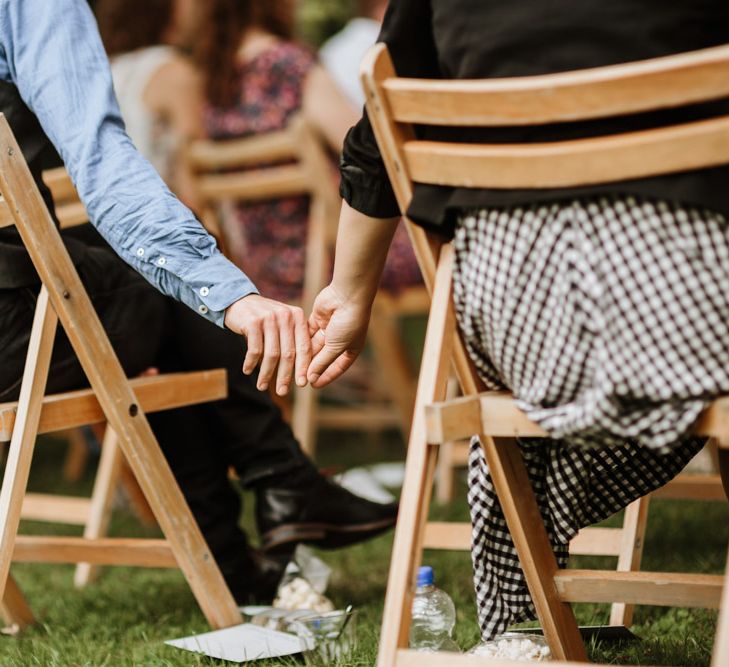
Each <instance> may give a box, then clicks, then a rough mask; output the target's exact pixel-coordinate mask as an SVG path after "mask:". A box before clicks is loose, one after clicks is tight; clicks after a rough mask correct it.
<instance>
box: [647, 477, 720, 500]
mask: <svg viewBox="0 0 729 667" xmlns="http://www.w3.org/2000/svg"><path fill="white" fill-rule="evenodd" d="M651 495H652V497H653V498H664V499H668V498H671V499H674V498H675V499H680V500H714V501H717V500H718V501H721V502H726V495H725V494H724V487H723V486H722V484H721V476H720V475H693V474H683V475H679V476H678V477H676V478H675V479H673V480H671V481H670V482H669V483H668V484H666V486H663V487H661V488H660V489H658V490H657V491H654V492H653V493H652V494H651Z"/></svg>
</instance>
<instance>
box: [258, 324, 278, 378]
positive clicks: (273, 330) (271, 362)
mask: <svg viewBox="0 0 729 667" xmlns="http://www.w3.org/2000/svg"><path fill="white" fill-rule="evenodd" d="M280 357H281V344H280V341H279V330H278V324H277V322H276V318H275V317H274V316H273V315H269V316H267V317H266V318H265V319H264V322H263V361H261V370H260V371H259V373H258V385H257V386H258V389H260V390H261V391H265V390H266V389H268V387H269V385H270V384H271V379H272V378H273V374H274V373H275V372H276V367H277V366H278V362H279V359H280Z"/></svg>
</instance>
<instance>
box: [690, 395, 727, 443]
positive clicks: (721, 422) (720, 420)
mask: <svg viewBox="0 0 729 667" xmlns="http://www.w3.org/2000/svg"><path fill="white" fill-rule="evenodd" d="M694 431H695V432H696V433H698V434H700V435H707V436H709V437H713V438H716V439H717V441H718V443H719V447H720V448H721V447H723V446H726V445H727V443H729V397H723V398H720V399H718V400H716V401H714V402H713V403H712V404H711V405H710V406H709V407H708V408H707V409H706V410H704V412H703V413H702V415H701V417H699V419H698V421H697V422H696V426H695V428H694Z"/></svg>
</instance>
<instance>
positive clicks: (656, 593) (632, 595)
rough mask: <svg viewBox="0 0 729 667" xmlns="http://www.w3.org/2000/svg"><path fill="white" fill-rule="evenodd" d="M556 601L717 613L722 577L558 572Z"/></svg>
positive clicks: (681, 574)
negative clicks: (617, 602) (663, 607)
mask: <svg viewBox="0 0 729 667" xmlns="http://www.w3.org/2000/svg"><path fill="white" fill-rule="evenodd" d="M555 582H556V586H557V590H558V592H559V595H560V597H561V598H562V599H563V600H567V601H569V602H615V601H619V602H624V603H627V604H649V605H657V606H666V607H700V608H702V609H718V608H719V602H720V599H721V593H722V587H723V582H724V577H723V576H722V575H715V574H687V573H683V572H682V573H675V572H671V573H663V572H615V571H613V570H560V571H559V572H557V573H556V574H555Z"/></svg>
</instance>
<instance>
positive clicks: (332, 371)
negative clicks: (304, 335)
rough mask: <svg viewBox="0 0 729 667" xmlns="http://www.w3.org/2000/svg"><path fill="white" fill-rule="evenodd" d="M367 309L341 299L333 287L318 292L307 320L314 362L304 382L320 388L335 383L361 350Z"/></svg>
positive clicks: (368, 317)
mask: <svg viewBox="0 0 729 667" xmlns="http://www.w3.org/2000/svg"><path fill="white" fill-rule="evenodd" d="M370 309H371V306H363V305H359V304H357V302H356V301H354V300H352V299H349V300H347V299H345V298H343V297H342V296H341V295H340V294H339V293H338V292H337V290H336V288H335V287H334V286H333V285H329V287H326V288H324V289H323V290H322V292H321V293H320V294H319V296H318V297H317V298H316V301H314V308H313V310H312V313H311V316H310V317H309V333H310V335H311V342H312V353H313V355H314V359H313V361H312V362H311V365H310V366H309V372H308V380H309V382H310V383H311V385H312V386H313V387H317V388H318V387H323V386H325V385H327V384H329V383H330V382H332V381H333V380H336V379H337V378H338V377H339V376H340V375H341V374H342V373H344V371H346V370H347V369H348V368H349V367H350V366H351V365H352V364H353V363H354V361H355V359H356V358H357V356H358V355H359V353H360V352H361V351H362V348H363V347H364V343H365V338H366V336H367V325H368V323H369V320H370Z"/></svg>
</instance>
